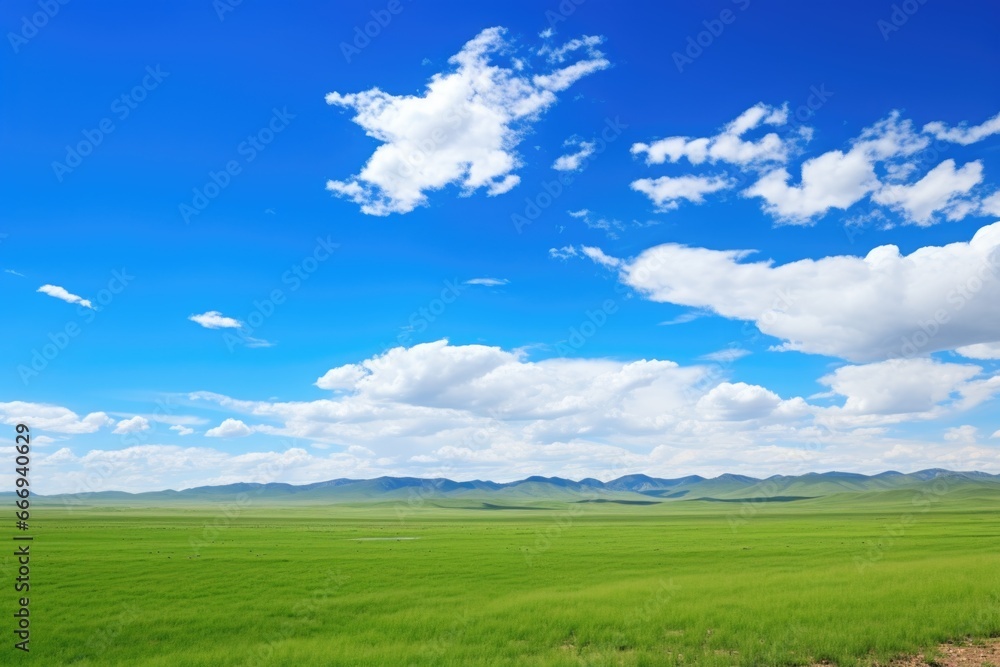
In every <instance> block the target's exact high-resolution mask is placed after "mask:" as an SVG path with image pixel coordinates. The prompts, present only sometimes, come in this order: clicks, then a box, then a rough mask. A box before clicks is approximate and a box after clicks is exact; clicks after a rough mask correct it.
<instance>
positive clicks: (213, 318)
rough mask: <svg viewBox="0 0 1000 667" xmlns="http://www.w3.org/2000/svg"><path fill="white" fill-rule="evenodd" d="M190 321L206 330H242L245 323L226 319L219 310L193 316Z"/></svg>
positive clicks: (229, 318)
mask: <svg viewBox="0 0 1000 667" xmlns="http://www.w3.org/2000/svg"><path fill="white" fill-rule="evenodd" d="M188 319H189V320H191V321H192V322H194V323H196V324H200V325H201V326H203V327H205V328H206V329H240V328H242V327H243V323H242V322H240V321H239V320H237V319H234V318H232V317H226V316H225V315H223V314H222V313H220V312H219V311H217V310H210V311H208V312H206V313H202V314H201V315H191V316H190V317H188Z"/></svg>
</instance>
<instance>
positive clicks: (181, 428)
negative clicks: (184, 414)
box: [170, 424, 194, 435]
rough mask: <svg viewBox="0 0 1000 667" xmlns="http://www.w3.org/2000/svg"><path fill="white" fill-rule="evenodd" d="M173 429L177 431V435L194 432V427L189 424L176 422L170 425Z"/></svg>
mask: <svg viewBox="0 0 1000 667" xmlns="http://www.w3.org/2000/svg"><path fill="white" fill-rule="evenodd" d="M170 430H171V431H176V432H177V435H191V434H192V433H194V429H193V428H190V427H188V426H183V425H181V424H174V425H173V426H171V427H170Z"/></svg>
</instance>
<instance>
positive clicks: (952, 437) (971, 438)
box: [944, 424, 979, 444]
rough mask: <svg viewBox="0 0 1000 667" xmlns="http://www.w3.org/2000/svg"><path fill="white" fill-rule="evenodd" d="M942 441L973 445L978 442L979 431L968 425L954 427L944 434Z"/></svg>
mask: <svg viewBox="0 0 1000 667" xmlns="http://www.w3.org/2000/svg"><path fill="white" fill-rule="evenodd" d="M944 439H945V440H947V441H948V442H958V443H963V444H975V443H976V442H977V441H978V440H979V429H977V428H976V427H975V426H970V425H969V424H965V425H963V426H955V427H954V428H949V429H948V430H947V431H945V432H944Z"/></svg>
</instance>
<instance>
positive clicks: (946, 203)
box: [872, 160, 983, 227]
mask: <svg viewBox="0 0 1000 667" xmlns="http://www.w3.org/2000/svg"><path fill="white" fill-rule="evenodd" d="M982 180H983V165H982V163H981V162H979V161H975V162H969V163H967V164H965V165H963V166H962V167H961V168H960V169H955V161H954V160H945V161H944V162H942V163H941V164H939V165H938V166H936V167H934V168H933V169H931V170H930V171H929V172H927V174H925V175H924V177H923V178H921V179H920V180H919V181H917V182H916V183H912V184H910V185H901V184H893V185H884V186H882V188H880V189H879V190H878V191H877V192H875V193H874V194H873V195H872V201H874V202H875V203H877V204H883V205H886V206H889V207H890V208H892V209H896V210H899V211H901V212H902V213H903V215H904V216H905V217H906V219H907V220H909V221H912V222H914V223H916V224H917V225H920V226H921V227H928V226H930V225H932V224H934V222H935V219H934V216H935V214H936V213H939V212H943V213H944V214H945V217H946V218H948V219H949V220H958V219H961V218H964V217H965V216H966V215H968V213H969V207H970V206H971V204H970V203H968V202H967V201H966V202H963V201H962V200H960V199H959V198H958V197H959V195H966V194H968V193H969V191H970V190H972V188H973V187H975V186H976V185H979V183H981V182H982Z"/></svg>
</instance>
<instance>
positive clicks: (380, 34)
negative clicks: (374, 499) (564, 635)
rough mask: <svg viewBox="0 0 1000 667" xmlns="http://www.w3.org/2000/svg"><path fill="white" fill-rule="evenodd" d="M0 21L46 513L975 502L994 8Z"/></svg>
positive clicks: (14, 226)
mask: <svg viewBox="0 0 1000 667" xmlns="http://www.w3.org/2000/svg"><path fill="white" fill-rule="evenodd" d="M2 16H3V26H4V32H5V33H6V42H7V44H6V46H5V47H4V49H3V56H2V63H3V64H2V67H3V78H4V82H5V84H4V87H5V94H4V95H3V97H2V102H0V104H2V105H3V107H2V117H3V119H4V125H3V142H4V153H5V156H6V159H5V160H4V161H3V165H2V169H3V174H2V177H3V180H4V182H5V183H6V184H7V185H8V187H7V189H6V192H7V206H6V213H5V216H4V220H3V223H2V227H0V232H2V233H3V234H4V236H3V237H2V241H0V269H2V271H3V273H0V286H2V289H3V294H4V296H5V300H6V302H7V304H8V309H7V312H8V321H7V323H6V326H5V327H4V329H3V332H2V333H0V336H2V338H3V345H2V349H3V351H4V362H5V363H4V368H5V372H4V373H2V374H0V419H2V420H3V421H4V422H5V423H8V424H15V423H18V422H19V421H27V422H28V423H29V424H31V425H32V426H33V428H34V431H35V433H36V434H37V436H40V437H39V439H38V440H37V444H38V445H39V448H38V450H37V452H36V465H37V469H36V470H35V474H36V478H37V484H38V485H39V487H41V488H42V490H43V492H45V491H48V492H56V491H67V492H75V491H89V490H98V489H106V488H117V489H127V490H133V491H136V490H148V489H158V488H165V487H173V488H182V487H186V486H192V485H196V484H203V483H224V482H231V481H293V482H305V481H317V480H320V479H329V478H334V477H344V476H348V477H371V476H376V475H379V474H413V475H420V476H431V475H438V474H441V475H447V476H450V477H453V478H463V479H464V478H473V477H481V478H491V479H498V480H503V479H512V478H516V477H520V476H524V475H527V474H560V475H564V476H570V477H582V476H587V475H590V476H598V477H604V478H608V477H613V476H618V475H619V474H624V473H626V472H639V471H641V472H647V473H650V474H657V475H661V476H680V475H684V474H690V473H701V474H709V475H711V474H718V473H721V472H727V471H728V472H740V473H746V474H757V475H767V474H774V473H789V472H804V471H807V470H830V469H838V470H855V471H861V472H877V471H881V470H885V469H901V470H912V469H918V468H923V467H947V468H956V469H957V468H962V469H966V468H978V469H984V470H990V471H993V472H997V471H1000V455H998V454H1000V452H998V445H1000V438H998V435H1000V420H998V419H997V417H996V416H995V415H996V413H997V410H996V399H995V395H996V394H997V393H1000V374H998V373H1000V364H998V359H1000V312H998V308H997V305H996V304H997V303H998V301H997V299H998V297H1000V279H998V275H997V274H998V268H997V266H998V260H997V256H998V255H997V252H998V251H997V250H996V248H997V247H998V245H1000V227H991V226H990V225H991V223H994V222H996V221H997V220H1000V197H998V196H997V195H996V193H997V191H998V189H1000V179H998V176H997V174H998V170H1000V159H998V153H997V148H998V146H1000V119H998V116H997V114H998V111H1000V95H998V90H997V86H996V83H995V81H994V79H995V77H993V76H992V73H994V72H996V71H997V70H998V65H1000V62H998V61H1000V54H998V50H997V48H996V45H995V32H996V25H997V19H998V18H1000V9H998V8H994V7H990V6H986V5H983V4H982V3H971V2H957V3H949V4H944V3H934V2H929V3H926V4H921V3H919V2H917V1H916V0H912V1H911V2H909V3H897V4H893V3H885V4H880V3H877V2H876V3H862V2H844V3H834V4H827V5H802V6H794V7H789V6H787V5H786V4H785V3H781V4H779V3H767V2H764V1H763V0H737V1H733V2H729V1H727V2H722V1H720V2H714V3H709V2H703V3H668V4H664V3H653V2H649V3H632V4H631V5H630V6H629V7H628V8H623V7H622V6H621V5H620V4H615V3H609V2H602V1H600V0H585V1H583V2H578V3H577V2H573V1H572V0H565V1H564V2H563V3H562V4H561V5H560V3H558V2H550V3H544V2H542V3H526V2H508V3H502V4H500V5H492V4H491V5H486V4H483V5H479V4H473V5H472V6H468V7H462V8H461V9H456V8H455V7H454V6H453V5H452V4H451V3H442V2H410V1H409V0H399V1H398V2H372V3H363V2H354V3H336V5H335V6H333V5H327V4H325V3H285V4H281V5H279V4H276V3H266V4H265V3H252V2H242V3H239V4H232V3H231V2H228V1H227V0H219V1H217V2H215V3H214V4H213V2H211V1H209V0H199V1H195V2H187V1H178V2H175V3H170V6H169V7H166V6H164V7H162V8H160V7H149V6H143V5H136V4H135V3H124V2H107V3H101V4H100V6H97V7H94V6H90V5H86V4H79V5H78V4H76V3H73V2H67V3H66V4H59V3H58V2H56V1H55V0H52V2H48V3H46V2H44V1H43V2H21V1H17V2H10V3H7V4H6V5H5V7H4V9H3V13H2ZM366 30H367V31H368V35H365V31H366ZM560 158H562V159H560ZM553 195H554V196H553ZM974 237H975V240H973V238H974ZM886 246H894V247H895V249H893V248H891V247H888V248H887V247H886ZM875 248H879V250H877V251H876V252H875V253H872V254H871V255H869V253H870V252H871V251H872V250H873V249H875ZM739 251H755V252H753V253H749V252H739ZM866 257H867V259H866ZM768 261H770V262H771V263H770V264H767V262H768ZM445 341H447V342H445Z"/></svg>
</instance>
